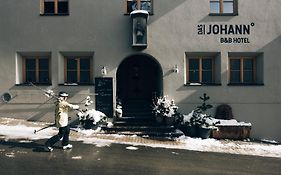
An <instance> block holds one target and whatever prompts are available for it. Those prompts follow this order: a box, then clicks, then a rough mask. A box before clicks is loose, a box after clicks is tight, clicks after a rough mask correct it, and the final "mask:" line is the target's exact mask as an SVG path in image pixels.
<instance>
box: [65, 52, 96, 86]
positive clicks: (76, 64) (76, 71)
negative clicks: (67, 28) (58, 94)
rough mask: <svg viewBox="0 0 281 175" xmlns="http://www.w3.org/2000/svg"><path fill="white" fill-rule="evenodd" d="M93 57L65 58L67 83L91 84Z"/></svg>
mask: <svg viewBox="0 0 281 175" xmlns="http://www.w3.org/2000/svg"><path fill="white" fill-rule="evenodd" d="M91 67H92V66H91V58H89V57H81V58H78V57H66V58H65V83H67V84H90V83H91V79H92V78H91V77H92V72H91Z"/></svg>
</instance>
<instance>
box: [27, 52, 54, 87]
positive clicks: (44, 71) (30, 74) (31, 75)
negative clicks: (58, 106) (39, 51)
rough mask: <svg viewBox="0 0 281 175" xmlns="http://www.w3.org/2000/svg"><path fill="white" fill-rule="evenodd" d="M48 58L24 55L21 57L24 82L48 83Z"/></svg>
mask: <svg viewBox="0 0 281 175" xmlns="http://www.w3.org/2000/svg"><path fill="white" fill-rule="evenodd" d="M49 65H50V61H49V59H48V58H36V57H26V58H23V81H24V83H29V82H32V83H36V84H49V83H50V74H49V67H50V66H49Z"/></svg>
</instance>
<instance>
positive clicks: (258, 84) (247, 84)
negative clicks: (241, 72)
mask: <svg viewBox="0 0 281 175" xmlns="http://www.w3.org/2000/svg"><path fill="white" fill-rule="evenodd" d="M227 86H264V84H263V83H255V84H253V83H228V84H227Z"/></svg>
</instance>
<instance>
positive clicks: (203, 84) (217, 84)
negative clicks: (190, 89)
mask: <svg viewBox="0 0 281 175" xmlns="http://www.w3.org/2000/svg"><path fill="white" fill-rule="evenodd" d="M185 86H221V84H220V83H186V84H185Z"/></svg>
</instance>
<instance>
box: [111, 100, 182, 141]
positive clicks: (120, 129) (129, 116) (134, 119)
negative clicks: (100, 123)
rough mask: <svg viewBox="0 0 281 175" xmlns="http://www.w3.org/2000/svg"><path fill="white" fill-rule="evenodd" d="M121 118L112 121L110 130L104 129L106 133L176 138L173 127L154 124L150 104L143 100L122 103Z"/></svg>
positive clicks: (178, 134) (175, 131)
mask: <svg viewBox="0 0 281 175" xmlns="http://www.w3.org/2000/svg"><path fill="white" fill-rule="evenodd" d="M122 109H123V117H122V118H117V119H116V120H115V121H114V126H113V127H112V128H106V132H107V133H112V134H114V133H118V134H124V135H138V136H151V137H178V136H180V135H182V132H178V130H176V129H175V127H174V126H167V125H163V124H162V125H160V124H158V123H156V121H155V118H154V116H153V114H152V107H151V103H150V102H147V101H145V100H130V101H126V102H123V103H122Z"/></svg>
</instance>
